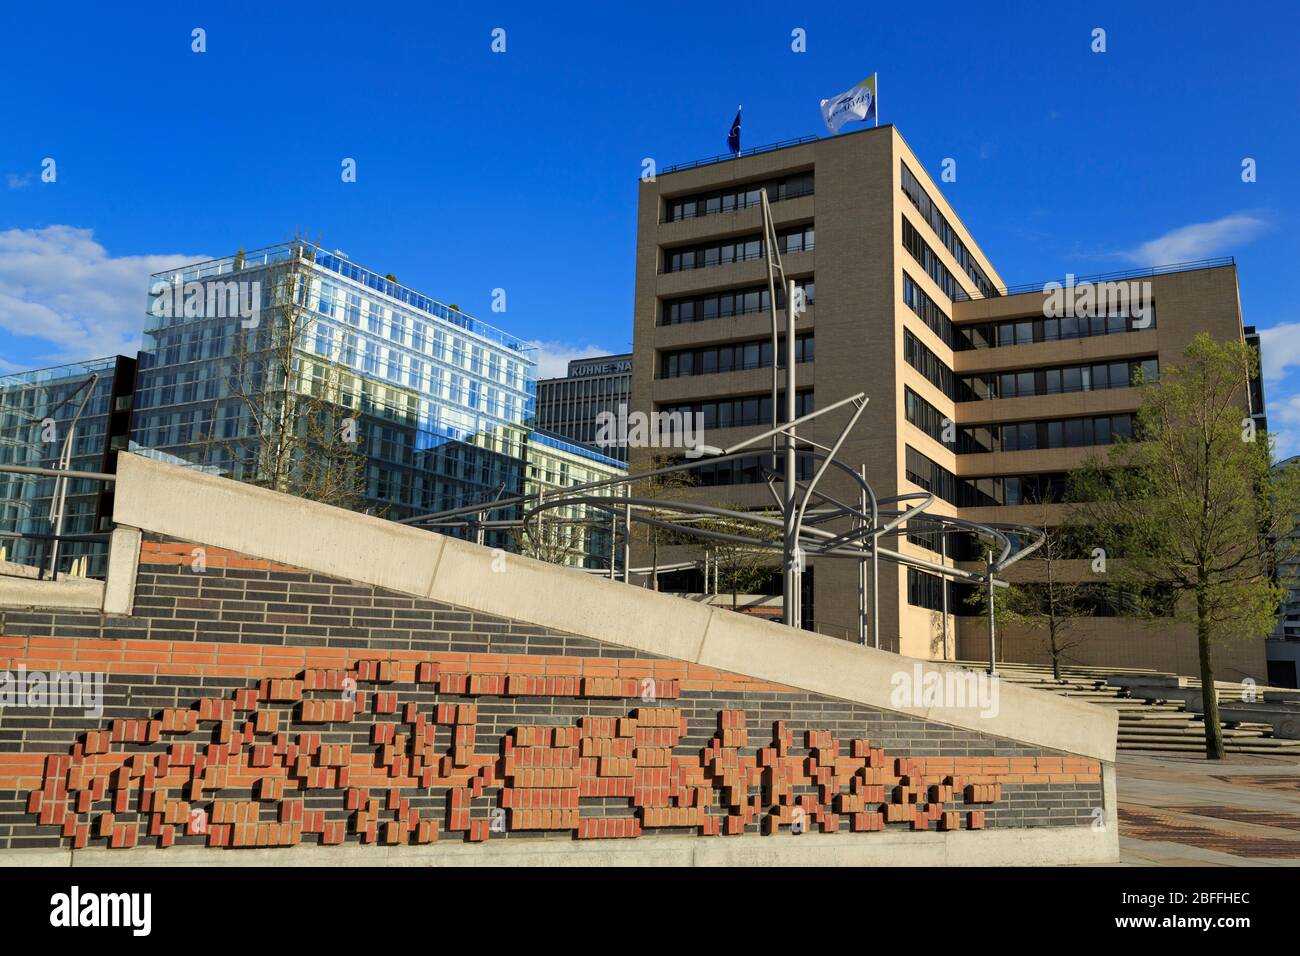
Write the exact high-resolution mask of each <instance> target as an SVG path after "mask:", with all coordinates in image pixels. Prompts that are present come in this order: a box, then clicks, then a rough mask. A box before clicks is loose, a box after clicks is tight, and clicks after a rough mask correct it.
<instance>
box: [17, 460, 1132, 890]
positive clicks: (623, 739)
mask: <svg viewBox="0 0 1300 956" xmlns="http://www.w3.org/2000/svg"><path fill="white" fill-rule="evenodd" d="M118 473H119V482H118V487H117V493H116V504H115V509H116V513H115V519H116V521H117V523H118V525H119V528H118V530H117V532H116V533H115V534H114V539H113V545H112V553H111V556H110V563H109V572H108V578H107V580H106V582H105V583H104V586H103V588H102V591H100V592H97V594H98V595H99V597H98V600H100V601H101V602H102V603H101V604H100V605H99V606H98V607H87V606H86V604H87V603H89V601H90V600H91V599H89V598H87V596H86V594H85V593H84V592H85V589H84V588H83V589H82V592H79V593H77V594H76V595H60V594H58V593H53V592H54V590H56V589H57V584H58V583H59V582H54V585H55V588H54V589H50V588H46V589H42V590H41V591H40V592H39V593H35V592H33V591H31V589H27V590H24V591H21V592H20V591H17V590H15V591H14V592H13V593H12V594H10V595H8V596H6V595H5V594H0V669H4V670H7V671H9V672H10V673H13V674H15V675H16V674H17V672H18V670H19V668H22V669H23V670H24V672H25V674H26V677H27V678H30V677H31V676H32V675H34V674H41V675H49V676H53V675H54V674H56V673H63V674H65V675H69V676H74V677H76V678H77V680H78V681H79V682H80V683H79V685H78V686H79V687H80V688H81V689H82V690H85V691H87V693H89V694H90V695H91V697H90V698H85V695H83V698H84V699H82V700H80V701H78V702H77V705H76V706H74V705H72V704H71V703H70V702H69V700H68V699H64V698H55V697H50V696H47V698H46V699H45V700H41V699H39V698H38V697H35V696H33V695H32V694H30V693H28V692H29V691H30V689H31V688H30V685H31V681H30V679H29V680H27V682H26V684H25V685H24V686H23V687H22V688H21V690H22V691H23V692H24V693H25V694H26V696H24V697H23V698H22V699H21V701H20V704H21V706H14V705H6V706H5V708H4V710H3V711H2V712H0V730H6V729H10V728H14V727H20V726H21V727H22V728H23V729H24V732H23V734H22V740H23V747H22V750H21V751H20V752H19V753H16V754H14V753H10V754H0V819H3V821H4V823H5V824H6V825H7V833H8V836H5V835H4V834H5V832H6V829H4V828H0V857H3V859H4V861H5V862H31V863H57V864H67V863H68V862H72V863H75V864H78V865H85V864H93V863H96V862H117V863H120V862H123V861H128V862H132V863H135V862H140V863H169V862H174V863H196V862H201V863H204V864H214V863H216V864H230V863H235V864H239V863H269V864H274V865H286V864H290V865H291V864H294V863H305V864H322V863H348V864H359V865H365V864H389V865H392V864H406V863H409V864H420V865H428V864H443V863H445V864H464V863H476V862H494V863H512V864H513V863H517V864H539V863H540V864H562V863H580V864H593V863H600V864H637V865H647V864H674V865H686V864H743V865H755V864H766V863H787V864H808V865H832V864H874V865H882V864H907V865H945V864H985V865H987V864H1054V863H1088V862H1105V861H1110V860H1114V859H1116V858H1117V855H1118V854H1117V846H1118V841H1117V831H1116V823H1115V796H1114V758H1115V739H1116V716H1115V714H1114V713H1113V712H1110V711H1107V710H1104V709H1102V708H1099V707H1096V706H1093V705H1091V704H1087V703H1081V702H1078V701H1075V700H1070V699H1065V698H1061V697H1057V696H1054V695H1050V694H1045V693H1042V692H1040V691H1037V690H1033V689H1030V688H1026V687H1023V686H1018V685H1015V684H1012V683H1010V682H1006V683H1002V682H988V681H986V680H984V679H983V678H980V677H978V676H977V675H974V674H973V673H972V672H971V671H969V670H963V669H961V668H956V667H946V666H944V665H941V664H935V663H931V662H921V661H914V660H911V659H908V658H903V657H899V656H897V655H893V654H889V653H886V652H881V651H874V650H872V649H869V648H861V647H857V646H854V645H850V644H846V643H844V642H842V641H836V640H833V639H830V638H824V637H820V636H818V635H815V634H810V633H807V632H803V631H796V630H793V629H790V628H786V627H783V626H781V625H778V624H774V623H770V622H766V621H762V620H757V619H755V618H753V617H752V616H748V615H742V614H737V613H734V612H732V611H730V610H728V609H725V608H712V607H709V606H706V605H702V604H697V603H693V602H690V601H685V600H680V599H677V598H674V597H672V596H668V595H660V594H656V593H653V592H650V591H646V590H642V589H639V588H633V587H628V586H626V585H623V584H621V583H617V582H610V581H607V580H603V579H596V578H592V577H590V576H588V575H585V574H582V573H581V572H576V571H571V570H567V569H563V568H559V567H556V566H552V565H548V564H544V563H541V562H537V561H533V560H530V559H527V558H522V557H519V556H516V555H512V554H506V553H504V552H501V551H494V550H491V549H487V548H483V547H479V546H476V545H473V544H468V543H465V542H462V541H459V540H455V539H451V538H447V537H443V536H440V535H435V534H432V533H429V532H425V531H420V530H417V529H413V528H409V527H405V526H400V525H396V524H394V523H392V522H388V521H384V520H382V519H377V518H371V517H367V516H364V515H357V514H353V513H350V512H347V511H342V510H339V509H335V508H330V507H327V506H323V505H319V504H315V503H312V502H306V501H301V500H298V499H294V498H290V497H286V496H283V495H278V494H275V493H272V492H268V491H265V490H263V489H258V488H253V487H251V486H248V485H243V484H239V483H236V482H232V481H228V480H225V479H221V478H215V477H212V476H209V475H204V474H200V473H197V472H193V471H189V470H186V469H182V468H178V467H175V466H172V465H166V464H162V463H159V462H154V461H151V460H148V459H144V458H140V457H138V456H133V455H125V454H124V455H121V456H120V457H119V467H118ZM96 675H99V676H96ZM96 681H99V682H100V683H101V685H102V692H103V693H102V699H101V700H100V701H99V705H98V706H95V705H94V701H93V690H94V685H95V683H96ZM11 686H14V682H11ZM62 686H64V687H66V686H70V685H68V683H67V682H66V681H65V682H64V684H63V685H62ZM87 699H91V705H90V706H83V705H86V702H87ZM9 794H14V795H15V796H14V797H13V798H12V799H9V800H5V799H4V798H5V797H7V796H8V795H9Z"/></svg>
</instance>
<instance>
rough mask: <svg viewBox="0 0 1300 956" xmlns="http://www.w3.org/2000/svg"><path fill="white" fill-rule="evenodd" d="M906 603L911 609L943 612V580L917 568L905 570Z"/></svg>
mask: <svg viewBox="0 0 1300 956" xmlns="http://www.w3.org/2000/svg"><path fill="white" fill-rule="evenodd" d="M907 603H908V604H910V605H912V606H913V607H924V608H929V609H930V610H932V611H942V610H943V578H941V577H939V575H937V574H928V573H926V572H925V571H921V570H919V569H917V568H910V567H909V568H908V569H907Z"/></svg>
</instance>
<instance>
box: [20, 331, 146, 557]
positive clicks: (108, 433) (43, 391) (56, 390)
mask: <svg viewBox="0 0 1300 956" xmlns="http://www.w3.org/2000/svg"><path fill="white" fill-rule="evenodd" d="M134 378H135V360H134V359H131V358H127V357H126V356H121V355H119V356H114V357H111V358H103V359H95V360H92V361H88V362H79V363H76V364H72V365H60V366H56V367H53V368H44V369H37V370H35V371H30V372H22V373H19V374H16V375H7V376H3V377H0V464H4V465H21V466H28V467H37V468H57V467H58V464H59V461H60V458H61V456H62V454H63V452H64V448H65V446H66V444H67V442H68V439H69V437H71V441H72V445H71V449H70V452H71V457H70V459H69V462H70V467H71V469H72V470H73V471H91V472H110V473H111V472H112V471H113V470H114V466H113V460H114V458H115V457H116V453H117V451H118V450H119V449H121V448H124V447H126V442H127V431H128V427H129V421H130V415H131V389H132V384H133V382H134ZM74 419H75V420H76V428H75V430H74V429H73V428H72V424H73V420H74ZM56 482H57V479H55V478H53V477H48V476H37V475H20V474H14V473H10V472H0V551H3V552H4V557H5V560H7V561H9V562H11V563H13V564H21V565H25V566H27V567H29V568H41V569H43V571H46V572H48V570H49V559H50V545H51V536H52V535H53V534H54V532H55V527H54V523H53V520H52V516H51V509H52V505H53V503H54V496H55V486H56ZM111 514H112V486H111V485H108V484H105V483H102V482H99V481H94V480H90V479H85V480H80V479H78V480H73V481H70V482H68V486H67V491H66V498H65V506H64V517H63V524H62V528H61V531H60V536H61V538H62V539H63V541H62V543H61V545H60V547H59V556H58V571H60V572H66V571H68V570H70V569H71V568H72V566H73V564H74V563H75V562H79V561H80V560H81V559H83V558H84V559H85V561H84V567H85V573H86V574H88V575H90V576H101V575H102V574H103V572H104V565H105V561H106V557H107V539H108V535H107V532H108V531H109V530H110V527H111Z"/></svg>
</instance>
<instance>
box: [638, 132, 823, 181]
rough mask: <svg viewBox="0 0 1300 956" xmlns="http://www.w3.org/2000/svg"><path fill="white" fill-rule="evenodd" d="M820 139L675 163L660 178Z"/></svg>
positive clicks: (787, 141)
mask: <svg viewBox="0 0 1300 956" xmlns="http://www.w3.org/2000/svg"><path fill="white" fill-rule="evenodd" d="M819 139H821V137H820V136H800V137H799V138H798V139H783V140H781V142H779V143H768V144H767V145H766V146H755V147H753V148H751V149H742V150H741V151H740V152H739V153H719V154H718V155H716V156H709V157H707V158H705V159H696V160H693V161H692V162H689V163H677V164H676V165H675V166H665V167H664V168H663V169H662V170H661V171H660V175H661V176H666V175H667V174H668V173H680V172H681V171H682V170H684V169H697V168H699V167H700V166H712V165H713V164H714V163H725V162H726V161H727V160H729V159H744V158H745V157H746V156H757V155H759V154H760V153H770V152H772V151H773V150H777V149H786V148H787V147H790V146H802V145H803V144H804V143H815V142H817V140H819Z"/></svg>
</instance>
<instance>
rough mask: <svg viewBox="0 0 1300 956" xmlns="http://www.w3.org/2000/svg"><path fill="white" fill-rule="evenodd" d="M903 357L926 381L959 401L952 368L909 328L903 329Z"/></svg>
mask: <svg viewBox="0 0 1300 956" xmlns="http://www.w3.org/2000/svg"><path fill="white" fill-rule="evenodd" d="M903 358H904V359H906V360H907V364H908V365H910V366H912V368H914V369H916V370H917V371H918V372H920V373H921V374H922V375H924V376H925V378H926V381H928V382H929V383H930V384H931V385H933V386H934V387H935V388H937V389H938V390H939V391H941V392H943V394H944V395H946V396H948V398H950V399H952V400H953V401H957V388H956V381H957V379H956V376H955V375H953V371H952V369H950V368H949V367H948V366H947V365H945V364H944V361H943V359H941V358H939V356H937V355H935V354H934V353H933V352H931V351H930V350H929V349H928V348H926V346H925V344H924V343H922V342H921V340H920V339H918V338H917V337H916V336H915V335H913V334H912V333H911V331H910V330H909V329H903Z"/></svg>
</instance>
